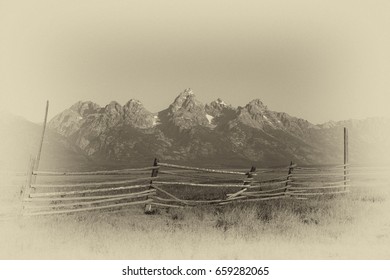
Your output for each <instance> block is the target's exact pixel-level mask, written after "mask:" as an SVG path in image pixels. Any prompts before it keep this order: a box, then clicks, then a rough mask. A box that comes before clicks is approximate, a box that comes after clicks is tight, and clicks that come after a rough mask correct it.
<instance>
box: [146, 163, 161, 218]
mask: <svg viewBox="0 0 390 280" xmlns="http://www.w3.org/2000/svg"><path fill="white" fill-rule="evenodd" d="M153 166H158V159H157V158H155V159H154V162H153ZM157 175H158V168H155V169H152V174H151V176H150V177H157ZM151 188H153V179H152V180H150V185H149V188H148V189H149V190H150V189H151ZM147 199H149V197H147ZM144 213H145V214H151V213H152V204H150V203H148V204H146V205H145V211H144Z"/></svg>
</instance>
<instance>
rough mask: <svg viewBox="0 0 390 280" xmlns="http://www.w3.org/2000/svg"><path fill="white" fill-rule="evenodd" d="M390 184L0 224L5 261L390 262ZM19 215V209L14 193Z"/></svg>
mask: <svg viewBox="0 0 390 280" xmlns="http://www.w3.org/2000/svg"><path fill="white" fill-rule="evenodd" d="M389 188H390V185H389V184H388V183H383V181H382V182H375V181H368V182H367V181H361V182H360V183H359V184H356V186H355V187H354V189H353V190H352V193H350V194H347V195H342V196H337V197H330V198H325V197H319V198H313V199H310V200H305V201H297V200H290V199H283V200H276V201H268V202H260V203H252V204H233V205H228V206H225V207H201V208H189V209H159V210H158V211H157V213H155V214H154V215H144V214H143V209H142V207H139V208H132V209H123V210H121V211H117V212H111V213H110V212H90V213H79V214H73V215H58V216H42V217H31V218H13V219H5V220H0V237H1V238H0V258H1V259H389V258H390V246H388V244H390V221H389V216H390V215H389V214H388V213H390V211H389V210H390V196H389ZM8 201H13V202H14V204H13V209H18V206H17V204H15V201H17V193H16V192H15V193H13V195H12V199H9V200H8Z"/></svg>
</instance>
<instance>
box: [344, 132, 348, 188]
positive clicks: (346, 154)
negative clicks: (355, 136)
mask: <svg viewBox="0 0 390 280" xmlns="http://www.w3.org/2000/svg"><path fill="white" fill-rule="evenodd" d="M347 164H348V128H346V127H344V186H345V187H344V190H346V188H347V187H346V185H347V179H348V171H347Z"/></svg>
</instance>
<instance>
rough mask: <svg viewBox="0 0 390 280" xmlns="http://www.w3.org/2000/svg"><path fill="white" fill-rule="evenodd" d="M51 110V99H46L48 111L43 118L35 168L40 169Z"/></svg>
mask: <svg viewBox="0 0 390 280" xmlns="http://www.w3.org/2000/svg"><path fill="white" fill-rule="evenodd" d="M48 111H49V100H47V101H46V111H45V118H44V120H43V128H42V135H41V142H40V143H39V150H38V154H37V159H36V162H35V170H38V168H39V162H40V160H41V154H42V146H43V138H44V137H45V131H46V123H47V113H48Z"/></svg>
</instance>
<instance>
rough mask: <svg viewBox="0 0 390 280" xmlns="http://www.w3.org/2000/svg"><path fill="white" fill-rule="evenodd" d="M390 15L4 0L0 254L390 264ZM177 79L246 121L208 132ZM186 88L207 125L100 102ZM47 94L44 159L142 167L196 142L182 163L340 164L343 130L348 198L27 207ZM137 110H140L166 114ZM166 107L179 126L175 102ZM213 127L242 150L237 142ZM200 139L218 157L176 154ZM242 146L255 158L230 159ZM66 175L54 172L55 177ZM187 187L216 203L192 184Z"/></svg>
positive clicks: (334, 6) (349, 5) (304, 7)
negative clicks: (56, 210) (129, 120)
mask: <svg viewBox="0 0 390 280" xmlns="http://www.w3.org/2000/svg"><path fill="white" fill-rule="evenodd" d="M389 14H390V3H389V2H388V1H379V0H378V1H347V0H340V1H304V0H298V1H219V0H215V1H204V0H198V1H179V0H174V1H150V0H144V1H119V0H114V1H93V0H78V1H74V0H68V1H62V0H58V1H49V0H47V1H42V0H36V1H27V0H25V1H18V0H15V1H11V0H9V1H6V0H4V1H3V0H0V136H1V137H0V138H1V146H0V154H1V155H2V156H1V158H0V259H389V258H390V248H389V246H387V244H389V243H390V221H389V215H388V214H387V213H389V210H390V192H389V190H390V184H389V178H388V173H389V159H390V148H389V143H390V129H389V127H390V121H389V118H390V111H389V110H388V104H389V102H390V97H389V96H390V95H389V93H390V92H389V90H390V80H389V79H388V76H389V73H390V52H389V50H390V34H389V33H390V31H389V30H390V19H389V16H388V15H389ZM187 88H192V90H193V92H194V93H195V94H196V98H197V100H201V102H203V103H209V102H211V101H212V100H215V99H216V98H218V97H220V98H222V99H223V100H224V101H226V102H227V103H229V104H231V105H233V106H234V107H237V106H247V107H248V108H238V109H237V108H235V109H234V110H236V109H237V111H239V110H241V109H242V111H245V110H247V111H251V110H252V109H253V110H252V111H254V112H255V114H254V115H250V114H247V115H246V116H244V118H243V121H246V122H247V123H246V124H245V123H244V124H243V123H240V122H239V121H240V120H238V121H237V122H236V123H235V124H238V125H237V127H238V130H228V131H227V132H226V134H223V133H225V132H224V131H222V133H221V134H217V133H215V134H213V133H214V132H215V131H216V130H214V128H215V127H213V125H214V124H212V122H211V121H210V120H209V121H208V119H207V118H206V117H207V116H208V117H210V115H205V111H204V105H203V103H202V104H200V103H197V102H198V101H197V100H195V97H193V95H192V91H189V90H188V91H187V90H185V91H184V92H183V90H184V89H187ZM179 93H183V95H182V94H180V95H179ZM178 95H179V96H178ZM175 98H176V99H175ZM184 98H186V100H187V99H188V100H190V101H191V102H192V103H191V104H190V105H191V106H192V105H193V104H195V105H197V106H198V107H202V106H203V109H202V110H203V111H202V110H199V112H200V113H201V114H203V115H202V116H201V117H202V118H203V119H201V118H200V117H199V116H195V117H194V116H190V117H193V118H194V119H195V120H199V119H201V121H202V122H201V124H202V125H199V127H200V129H199V130H196V129H194V130H192V131H191V129H189V130H185V129H178V130H175V129H176V128H175V129H171V128H172V127H170V125H171V123H173V122H168V121H171V120H168V121H167V122H166V123H164V125H165V126H164V125H161V126H158V127H157V126H156V128H155V127H154V126H151V128H150V127H149V128H150V130H146V131H147V133H145V134H142V133H143V132H142V133H139V131H138V130H137V129H134V127H132V126H126V125H123V126H121V125H122V123H120V125H118V126H115V125H116V124H115V125H112V126H111V127H110V126H109V125H107V126H105V125H106V123H108V124H111V123H110V121H112V120H113V119H114V118H113V119H110V118H107V119H105V117H107V116H109V117H112V116H114V117H115V115H111V114H110V113H111V111H110V109H111V108H114V109H115V108H116V105H117V104H115V103H111V104H110V105H111V107H110V106H108V105H107V104H109V103H110V101H112V100H115V101H117V102H119V103H120V104H121V105H124V104H125V103H126V102H128V101H129V100H130V99H138V100H140V101H141V102H142V103H143V104H144V106H145V108H147V109H148V110H149V111H151V112H152V113H156V112H161V110H164V109H166V108H168V106H170V104H176V105H177V104H179V103H180V102H181V104H179V105H182V103H183V99H184ZM253 99H260V100H261V101H262V102H264V104H265V105H267V106H268V107H269V109H270V110H268V109H266V106H265V105H264V104H263V103H261V102H259V101H255V102H253V103H252V104H251V103H248V102H249V101H250V100H253ZM46 100H50V109H49V117H48V119H49V120H52V122H51V123H49V127H48V130H47V131H46V134H45V139H44V142H43V152H42V159H41V165H40V170H61V171H63V170H73V171H84V170H94V171H96V170H101V169H105V170H106V169H111V168H114V167H118V166H120V167H123V166H125V167H129V166H130V167H133V166H135V167H141V166H143V164H145V165H146V164H147V165H150V164H151V163H152V160H153V159H154V157H155V156H156V153H155V151H156V150H157V151H162V152H161V153H162V154H163V155H165V156H166V158H167V159H168V160H172V161H173V160H174V159H175V158H174V156H177V155H178V154H180V153H178V152H177V151H176V150H175V148H176V146H179V145H183V147H184V148H183V150H184V151H185V152H186V151H192V152H193V151H195V152H193V153H192V154H191V153H188V154H185V155H184V156H187V158H185V157H184V158H183V159H182V160H183V162H182V163H183V164H188V165H190V164H194V165H197V166H203V167H210V164H213V167H215V168H217V167H218V168H222V167H221V165H222V166H223V167H224V168H231V167H235V168H236V167H240V168H242V170H244V168H246V169H245V172H246V171H247V170H248V168H249V167H250V164H253V162H255V163H257V164H258V165H257V166H258V167H270V166H278V167H279V166H284V167H285V166H287V165H288V164H289V163H290V160H291V158H290V157H293V156H296V158H297V160H301V162H302V165H304V164H305V163H306V164H308V163H313V162H314V163H315V164H317V165H318V164H324V163H327V164H342V163H343V161H342V160H343V134H342V132H343V127H344V126H347V127H349V128H350V142H349V143H350V160H351V162H352V163H353V164H355V166H354V168H356V169H355V174H353V176H355V177H353V176H352V174H351V176H352V177H353V179H354V181H353V183H351V186H352V187H351V193H349V194H347V195H345V196H344V195H340V196H337V197H331V198H330V199H323V197H322V198H315V199H313V200H308V201H303V200H302V201H294V200H288V199H287V200H274V201H267V202H265V203H252V204H243V205H241V206H237V205H232V207H230V206H227V207H220V208H217V207H215V208H212V207H211V208H207V207H204V208H203V207H200V208H190V209H173V210H172V209H171V210H166V209H163V208H162V209H159V210H158V211H156V214H155V215H145V214H144V211H143V207H138V208H124V209H119V210H118V211H112V212H106V211H92V212H88V211H86V212H84V213H78V214H75V215H48V216H39V215H38V216H33V217H28V218H26V217H22V216H21V215H20V214H23V213H24V212H23V210H22V209H23V208H22V206H23V205H22V204H23V203H22V200H21V196H20V190H21V188H22V187H23V186H26V178H27V176H26V174H27V173H26V171H27V167H28V164H29V159H30V156H35V155H36V154H37V151H38V147H39V144H40V140H41V131H42V126H41V124H42V119H43V113H44V109H45V103H46ZM79 100H81V101H87V100H90V101H93V102H96V103H97V104H99V105H100V106H101V107H99V106H97V109H96V108H95V111H94V110H91V111H92V113H91V115H92V116H91V117H90V116H88V114H86V115H85V116H84V115H83V116H81V114H79V113H80V112H81V111H82V110H81V107H83V106H84V105H85V104H86V105H85V106H86V107H88V106H89V105H88V104H89V103H77V104H78V105H77V104H76V107H74V108H76V109H74V110H73V111H72V110H66V109H67V108H69V107H70V106H72V105H73V104H75V103H76V102H77V101H79ZM173 100H175V101H174V103H172V101H173ZM176 101H177V102H176ZM175 102H176V103H175ZM135 103H137V102H135ZM199 104H200V105H199ZM246 104H247V105H246ZM106 105H107V106H106ZM263 105H264V106H263ZM77 106H79V107H77ZM92 106H93V105H92ZM172 107H174V106H172ZM194 107H196V106H194ZM88 108H89V107H88ZM120 108H121V109H123V107H120ZM259 108H260V111H261V110H262V111H261V112H260V113H263V112H266V113H267V114H268V115H269V116H270V119H271V116H272V117H273V118H272V121H274V123H273V124H272V122H271V121H269V122H270V123H271V124H272V125H274V124H275V123H276V124H277V123H278V121H279V123H281V121H280V120H279V119H278V118H276V117H275V116H279V115H278V113H277V112H286V113H288V114H290V115H291V116H288V115H285V114H283V113H281V115H282V117H283V118H285V120H287V121H286V123H287V125H286V126H282V124H280V126H276V125H275V126H274V127H272V129H270V130H268V131H267V132H270V133H275V134H274V135H272V137H271V138H268V136H267V135H269V134H267V133H264V134H263V131H264V130H263V126H262V125H263V123H266V120H265V119H264V118H262V119H261V120H259V119H256V117H258V115H256V113H257V111H256V110H257V109H259ZM84 109H85V107H84ZM89 109H90V108H89ZM100 109H102V110H100ZM106 109H107V111H106ZM64 110H65V111H64ZM267 110H268V111H267ZM63 111H64V112H63ZM85 111H88V110H85ZM100 111H103V113H100ZM274 111H275V112H274ZM122 112H123V110H122ZM142 113H144V111H142ZM147 113H148V114H147V117H148V118H149V119H152V120H155V119H154V117H158V116H157V115H152V114H151V113H150V112H147ZM195 113H196V112H195ZM244 113H245V112H244ZM57 114H58V115H57ZM67 114H68V115H67ZM99 114H100V115H99ZM56 115H57V118H54V119H53V117H54V116H56ZM102 115H103V117H102ZM16 116H20V117H16ZM294 116H295V117H298V118H302V119H298V118H294ZM83 117H85V119H84V120H83ZM89 117H90V118H89ZM100 117H102V118H100ZM174 117H176V119H174V120H173V121H177V120H178V123H179V124H183V123H180V121H181V117H182V116H181V115H180V114H178V115H177V116H174ZM198 117H199V118H198ZM245 117H246V118H245ZM372 117H379V118H372ZM99 118H100V119H103V121H101V122H99V121H97V122H96V123H97V124H98V125H96V126H93V125H90V123H88V121H85V120H86V119H88V120H92V121H91V122H92V123H93V124H96V123H95V122H94V121H95V120H99ZM371 118H372V119H371ZM253 119H255V120H256V121H253ZM350 119H358V121H352V120H350ZM106 120H107V122H106ZM190 120H191V121H192V119H190ZM236 120H237V119H236ZM241 120H242V119H241ZM267 120H268V119H267ZM306 120H307V121H309V122H310V123H309V122H307V121H306ZM330 120H333V121H340V122H338V123H334V122H329V123H328V121H330ZM78 122H79V123H78ZM261 122H263V123H261ZM112 123H114V122H112ZM194 123H195V124H196V122H195V121H194ZM259 123H260V125H259ZM74 124H76V125H75V126H74V127H76V128H77V125H80V127H81V128H82V129H80V130H77V129H75V131H76V132H74V133H73V134H71V133H70V137H69V135H66V133H63V132H64V131H66V128H67V127H68V126H72V125H74ZM190 124H191V122H190ZM299 124H303V125H302V126H303V127H304V126H307V127H306V128H307V130H302V131H301V130H300V128H301V127H300V126H299ZM313 124H322V125H318V126H315V125H313ZM141 125H143V123H141ZM154 125H155V124H154ZM184 125H187V123H184ZM240 125H242V126H240ZM251 125H252V126H251ZM256 125H258V126H256ZM283 125H284V124H283ZM64 127H65V129H63V128H64ZM91 127H92V128H91ZM161 127H162V128H161ZM178 127H179V126H178ZM183 127H184V126H183ZM226 127H228V128H229V129H230V128H231V127H229V126H226ZM243 127H244V128H243ZM248 127H249V128H248ZM280 127H282V128H283V129H280ZM297 127H298V128H299V129H296V128H297ZM90 128H91V129H90ZM111 128H114V129H112V130H111ZM160 128H161V130H160ZM233 128H234V127H233ZM241 128H243V129H242V130H240V129H241ZM268 128H269V127H268ZM274 128H275V129H274ZM290 128H292V129H291V130H289V129H290ZM94 129H95V130H94ZM106 129H107V130H106ZM126 129H127V130H126ZM164 129H165V130H164ZM80 131H81V132H80ZM113 131H114V132H113ZM151 131H152V132H151ZM183 131H184V133H182V132H183ZM187 131H190V133H187ZM205 131H206V132H205ZM232 131H233V132H232ZM237 131H238V133H237ZM286 131H287V132H286ZM308 131H310V132H313V134H309V133H307V134H306V132H308ZM122 132H125V133H122ZM198 132H200V133H198ZM105 133H107V134H105ZM110 133H111V134H110ZM126 133H127V134H126ZM132 133H134V135H135V136H134V135H133V134H132ZM153 133H155V134H153ZM175 133H176V135H175ZM191 133H192V134H191ZM101 135H103V136H107V135H108V136H109V137H110V139H111V140H112V139H114V140H113V141H112V142H114V144H115V145H116V146H115V145H114V144H113V145H112V146H103V145H101V146H102V147H103V148H102V149H101V150H98V149H96V146H99V147H100V144H101V143H106V139H107V138H108V137H107V138H99V137H100V136H101ZM151 135H152V136H151ZM153 135H157V136H158V137H156V138H153ZM167 135H168V136H167ZM183 135H184V136H183ZM221 135H222V136H221ZM224 135H228V137H224ZM237 135H239V136H240V137H241V138H238V140H237V141H236V138H235V137H236V136H237ZM297 135H298V137H297ZM79 136H80V137H79ZM133 136H134V138H137V137H138V138H137V140H138V144H137V145H134V143H133V142H131V141H132V140H133V139H132V137H133ZM77 137H79V138H77ZM83 137H84V138H83ZM197 137H198V138H197ZM202 137H203V138H202ZM229 137H230V138H229ZM245 137H246V138H245ZM262 137H263V138H262ZM86 139H87V140H91V139H92V141H91V142H93V141H94V140H96V141H95V143H94V144H95V146H93V145H90V146H88V145H84V144H83V143H86ZM156 139H157V140H156ZM161 139H162V140H161ZM172 139H173V140H172ZM183 139H184V140H183ZM204 139H206V140H207V141H209V142H207V144H208V145H205V143H206V142H202V140H204ZM210 139H211V140H210ZM220 139H223V140H226V139H228V140H229V141H230V140H231V142H232V143H233V144H237V145H236V146H234V145H233V147H241V148H242V149H241V150H238V151H235V152H236V153H235V154H234V153H233V149H230V146H227V145H224V143H227V142H219V140H220ZM269 139H271V140H269ZM297 139H298V140H297ZM100 140H101V142H99V141H100ZM154 140H156V142H153V141H154ZM195 140H196V141H195ZM239 140H242V141H243V142H245V141H246V142H245V144H246V145H247V146H246V145H241V144H242V143H240V141H239ZM252 140H253V141H252ZM115 141H116V142H115ZM158 141H160V142H158ZM185 141H187V142H185ZM213 141H214V142H213ZM256 141H258V142H256ZM305 141H306V142H305ZM157 142H158V143H159V144H161V143H162V145H161V146H158V145H157V144H156V143H157ZM129 143H130V144H129ZM178 143H179V144H178ZM183 143H184V144H183ZM194 143H195V144H194ZM221 143H222V144H221ZM253 143H254V144H253ZM187 144H188V146H185V145H187ZM250 144H253V145H252V146H250ZM191 145H194V146H195V148H194V149H193V150H191V148H193V147H194V146H191ZM278 145H279V146H278ZM156 146H157V148H156ZM118 147H119V148H121V149H122V148H123V147H124V148H123V149H122V150H121V149H117V148H118ZM129 147H130V148H129ZM134 147H135V148H134ZM137 147H138V148H139V147H140V148H139V149H138V150H137V149H136V148H137ZM161 147H162V148H161ZM166 147H168V148H167V149H166V150H164V149H165V148H166ZM171 147H172V149H171V150H169V148H171ZM188 147H190V148H188ZM199 147H200V148H199ZM215 147H217V148H218V149H220V150H221V151H222V152H221V153H220V154H218V153H216V154H211V152H210V151H215V150H217V149H215ZM248 147H249V148H248ZM106 148H107V149H106ZM187 148H188V149H187ZM197 148H199V150H196V149H197ZM223 148H224V149H225V150H223ZM312 148H313V149H312ZM208 149H209V150H208ZM226 149H227V150H228V149H230V150H228V152H226ZM91 151H92V152H91ZM94 151H96V153H95V154H94V153H93V152H94ZM107 151H108V152H107ZM112 151H114V152H116V154H115V156H118V155H119V156H122V155H123V156H124V158H122V161H120V162H119V163H118V162H115V161H112V158H110V157H108V156H107V155H110V156H111V155H112V154H114V152H112ZM281 151H283V152H285V154H283V153H282V152H281ZM105 152H107V153H106V154H105ZM201 152H204V153H205V154H208V153H209V152H210V153H209V154H208V156H209V157H208V158H207V157H203V158H202V157H200V158H195V159H196V160H197V161H193V162H191V163H188V162H187V161H186V160H187V159H188V158H191V157H192V156H193V155H196V156H198V155H199V154H201ZM256 153H257V154H256ZM241 154H245V155H246V156H247V157H246V158H244V157H243V158H238V156H240V155H241ZM254 154H256V155H255V156H257V158H256V157H254ZM134 155H136V156H134ZM180 155H181V154H180ZM226 155H227V156H226ZM264 155H265V156H264ZM105 156H107V157H105ZM218 156H219V157H218ZM237 158H238V160H237ZM273 158H276V159H275V160H274V161H272V159H273ZM325 158H326V161H325ZM206 159H207V160H208V161H206ZM235 160H237V162H234V161H235ZM310 160H311V161H310ZM114 164H117V165H114ZM218 165H220V166H218ZM99 168H101V169H99ZM118 168H119V167H118ZM285 168H287V170H289V169H288V166H287V167H285ZM359 168H360V169H359ZM309 170H310V167H309ZM340 170H341V171H340ZM356 170H357V171H356ZM285 171H286V170H283V171H282V172H284V173H282V176H283V178H284V176H286V174H287V173H286V172H285ZM338 171H340V172H342V171H343V168H340V167H338ZM30 174H31V173H30ZM339 174H341V176H342V175H343V174H342V173H339ZM147 176H149V173H148V175H147ZM88 179H89V178H84V177H81V178H76V179H72V180H74V181H75V182H78V181H76V180H80V182H83V183H85V182H86V181H87V180H88ZM176 179H177V178H176ZM195 179H196V178H195ZM222 179H224V178H222ZM54 180H57V179H54ZM61 180H62V179H61V178H60V179H58V180H57V181H55V183H56V184H59V185H61V184H64V182H65V181H61ZM63 180H65V179H63ZM100 180H103V178H100ZM207 180H209V181H212V180H213V178H212V177H209V178H207ZM283 180H284V179H283ZM38 182H39V181H38ZM212 183H215V182H212ZM344 188H345V187H344ZM179 194H183V193H179ZM185 195H188V194H185ZM197 195H199V196H201V197H202V199H203V198H204V197H206V198H207V199H208V198H209V197H207V193H202V191H198V193H197ZM24 205H26V203H25V204H24ZM30 206H31V205H30ZM35 206H37V205H34V204H33V205H32V207H31V209H32V210H33V211H34V207H35ZM38 206H39V205H38ZM76 206H79V205H76ZM50 207H52V205H49V209H50ZM36 208H39V207H36ZM36 208H35V209H36ZM27 211H28V210H27ZM27 213H28V212H27Z"/></svg>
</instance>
